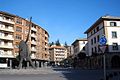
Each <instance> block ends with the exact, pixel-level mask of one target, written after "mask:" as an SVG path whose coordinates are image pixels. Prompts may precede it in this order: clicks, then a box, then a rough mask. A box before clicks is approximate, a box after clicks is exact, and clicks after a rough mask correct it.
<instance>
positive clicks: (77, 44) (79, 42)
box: [72, 38, 88, 56]
mask: <svg viewBox="0 0 120 80" xmlns="http://www.w3.org/2000/svg"><path fill="white" fill-rule="evenodd" d="M72 46H73V56H77V55H78V54H79V53H80V52H83V53H85V54H86V55H88V52H87V39H86V38H83V39H76V40H75V41H74V42H73V43H72Z"/></svg>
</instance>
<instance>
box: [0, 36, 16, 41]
mask: <svg viewBox="0 0 120 80" xmlns="http://www.w3.org/2000/svg"><path fill="white" fill-rule="evenodd" d="M0 39H5V40H14V38H13V37H12V36H0Z"/></svg>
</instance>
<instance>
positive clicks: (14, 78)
mask: <svg viewBox="0 0 120 80" xmlns="http://www.w3.org/2000/svg"><path fill="white" fill-rule="evenodd" d="M102 77H103V71H102V70H81V69H65V68H40V69H35V70H34V69H21V70H16V69H14V70H13V69H11V70H9V69H0V80H100V79H101V78H102ZM112 80H119V79H112Z"/></svg>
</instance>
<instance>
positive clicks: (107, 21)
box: [85, 16, 120, 68]
mask: <svg viewBox="0 0 120 80" xmlns="http://www.w3.org/2000/svg"><path fill="white" fill-rule="evenodd" d="M85 33H86V34H87V39H88V53H89V56H93V57H96V58H97V59H95V60H94V59H93V60H94V61H92V62H91V63H92V65H93V66H94V65H95V66H99V67H100V66H102V65H103V64H102V63H103V62H101V61H102V55H101V53H102V52H101V50H100V48H99V39H100V38H101V37H102V36H103V35H104V36H105V37H106V39H107V44H106V46H107V48H106V51H105V54H106V60H107V61H106V64H107V66H108V67H109V68H110V67H115V68H117V67H119V68H120V17H113V16H103V17H100V18H99V19H98V20H97V21H96V22H95V23H94V24H93V25H92V26H91V27H90V28H89V29H87V31H85ZM100 56H101V57H100Z"/></svg>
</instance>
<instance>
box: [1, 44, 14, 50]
mask: <svg viewBox="0 0 120 80" xmlns="http://www.w3.org/2000/svg"><path fill="white" fill-rule="evenodd" d="M0 48H8V49H13V45H7V44H0Z"/></svg>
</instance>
